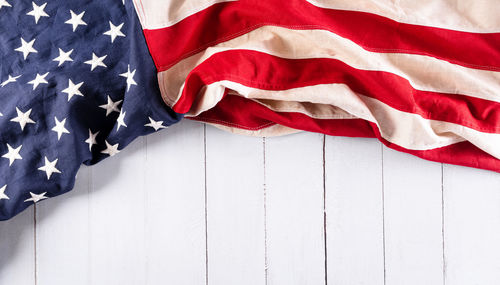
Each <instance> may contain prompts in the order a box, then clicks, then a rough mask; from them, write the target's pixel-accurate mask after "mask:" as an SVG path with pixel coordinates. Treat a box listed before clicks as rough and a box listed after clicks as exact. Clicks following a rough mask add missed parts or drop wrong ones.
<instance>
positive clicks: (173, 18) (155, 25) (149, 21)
mask: <svg viewBox="0 0 500 285" xmlns="http://www.w3.org/2000/svg"><path fill="white" fill-rule="evenodd" d="M233 1H237V0H134V5H135V6H136V10H140V11H142V12H143V13H142V14H143V17H141V24H142V28H143V29H161V28H166V27H170V26H172V25H175V24H177V23H178V22H180V21H182V20H183V19H185V18H187V17H189V16H191V15H193V14H196V13H198V12H200V11H202V10H205V9H206V8H208V7H210V6H212V5H214V4H217V3H222V2H233Z"/></svg>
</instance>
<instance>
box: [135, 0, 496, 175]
mask: <svg viewBox="0 0 500 285" xmlns="http://www.w3.org/2000/svg"><path fill="white" fill-rule="evenodd" d="M135 5H136V7H137V12H138V15H139V18H140V19H141V23H142V26H143V28H144V29H145V30H144V33H145V35H146V39H147V42H148V46H149V49H150V51H151V54H152V56H153V58H154V61H155V64H156V67H157V69H158V71H159V74H158V78H159V84H160V88H161V93H162V96H163V99H164V101H165V102H166V103H167V104H168V105H169V106H171V107H172V108H173V110H175V111H176V112H178V113H183V114H186V116H187V117H190V118H191V119H195V120H199V121H204V122H208V123H211V124H214V125H216V126H218V127H220V128H223V129H226V130H229V131H233V132H236V133H244V134H250V135H281V134H285V133H290V132H294V131H296V130H306V131H313V132H321V133H325V134H328V135H342V136H354V137H358V136H359V137H376V138H378V139H379V140H381V141H382V142H383V143H384V144H386V145H387V146H389V147H391V148H394V149H396V150H399V151H404V152H407V153H411V154H414V155H416V156H419V157H422V158H425V159H428V160H433V161H439V162H445V163H453V164H459V165H466V166H472V167H477V168H484V169H489V170H495V171H500V160H499V158H500V104H499V102H500V17H499V15H500V5H499V2H498V0H482V1H470V0H419V1H415V0H398V1H394V0H287V1H282V0H265V1H262V0H239V1H227V0H208V1H207V0H179V1H158V0H135ZM166 51H168V52H166Z"/></svg>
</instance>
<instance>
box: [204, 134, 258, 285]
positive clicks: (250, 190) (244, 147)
mask: <svg viewBox="0 0 500 285" xmlns="http://www.w3.org/2000/svg"><path fill="white" fill-rule="evenodd" d="M206 154H207V155H206V171H207V172H206V179H207V180H206V183H207V184H206V185H207V188H206V191H207V225H208V226H207V234H208V236H207V244H208V284H238V285H245V284H249V285H259V284H265V256H264V253H265V238H264V190H263V185H264V170H263V165H264V152H263V139H262V138H256V137H244V136H237V135H234V134H230V133H225V132H223V131H221V130H218V129H215V128H213V127H211V126H207V127H206Z"/></svg>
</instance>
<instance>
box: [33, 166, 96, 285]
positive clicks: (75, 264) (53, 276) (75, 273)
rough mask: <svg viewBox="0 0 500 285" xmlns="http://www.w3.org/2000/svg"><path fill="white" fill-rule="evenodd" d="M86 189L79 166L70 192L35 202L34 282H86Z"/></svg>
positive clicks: (87, 182) (85, 177)
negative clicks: (73, 186) (35, 268)
mask: <svg viewBox="0 0 500 285" xmlns="http://www.w3.org/2000/svg"><path fill="white" fill-rule="evenodd" d="M89 189H90V168H89V167H86V166H82V168H80V171H79V172H78V175H77V180H76V183H75V188H74V189H73V190H72V191H71V192H70V193H66V194H64V195H61V196H58V197H54V198H51V199H48V200H45V201H43V202H42V203H39V204H38V205H37V211H36V214H37V228H36V231H37V234H36V237H37V242H36V245H37V248H36V250H37V264H38V266H37V268H38V275H37V276H38V278H37V281H38V282H37V285H44V284H47V285H49V284H74V285H79V284H82V285H83V284H89V277H88V274H89V262H90V260H89V240H88V238H89V233H90V231H89V229H90V225H89V203H88V198H89V196H88V193H89ZM68 261H69V262H68Z"/></svg>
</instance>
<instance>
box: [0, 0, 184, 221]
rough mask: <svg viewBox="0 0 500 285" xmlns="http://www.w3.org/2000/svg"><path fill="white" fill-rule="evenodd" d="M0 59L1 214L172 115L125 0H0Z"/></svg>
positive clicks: (60, 189) (65, 185)
mask: <svg viewBox="0 0 500 285" xmlns="http://www.w3.org/2000/svg"><path fill="white" fill-rule="evenodd" d="M0 57H1V58H0V81H1V83H0V113H1V114H0V115H1V116H0V219H1V220H5V219H8V218H10V217H12V216H13V215H15V214H17V213H19V212H20V211H22V210H23V209H25V208H26V207H28V206H30V205H32V204H33V203H36V202H38V201H40V200H43V199H46V198H49V197H53V196H56V195H59V194H61V193H64V192H66V191H69V190H70V189H71V188H72V187H73V184H74V180H75V175H76V173H77V170H78V168H79V167H80V165H81V164H82V163H85V164H93V163H96V162H98V161H100V160H102V159H104V158H106V157H109V156H113V155H115V154H117V153H118V152H119V151H120V150H122V149H123V148H124V147H125V146H126V145H127V144H129V143H130V142H131V141H132V140H133V139H134V138H136V137H138V136H141V135H146V134H148V133H151V132H154V131H158V130H161V129H164V128H166V127H167V126H169V125H171V124H173V123H175V122H177V121H178V120H179V119H180V118H181V117H182V116H181V115H178V114H176V113H175V112H173V111H172V110H171V109H170V108H168V107H167V106H166V105H165V104H164V103H163V101H162V100H161V95H160V93H159V89H158V81H157V79H156V69H155V67H154V64H153V61H152V59H151V56H150V54H149V52H148V49H147V46H146V42H145V39H144V35H143V33H142V29H141V26H140V23H139V20H138V18H137V14H136V13H135V10H134V6H133V5H132V2H130V3H129V2H128V1H126V2H122V0H101V1H87V0H72V1H66V0H51V1H43V0H41V1H39V0H36V1H26V0H15V1H14V0H0Z"/></svg>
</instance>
